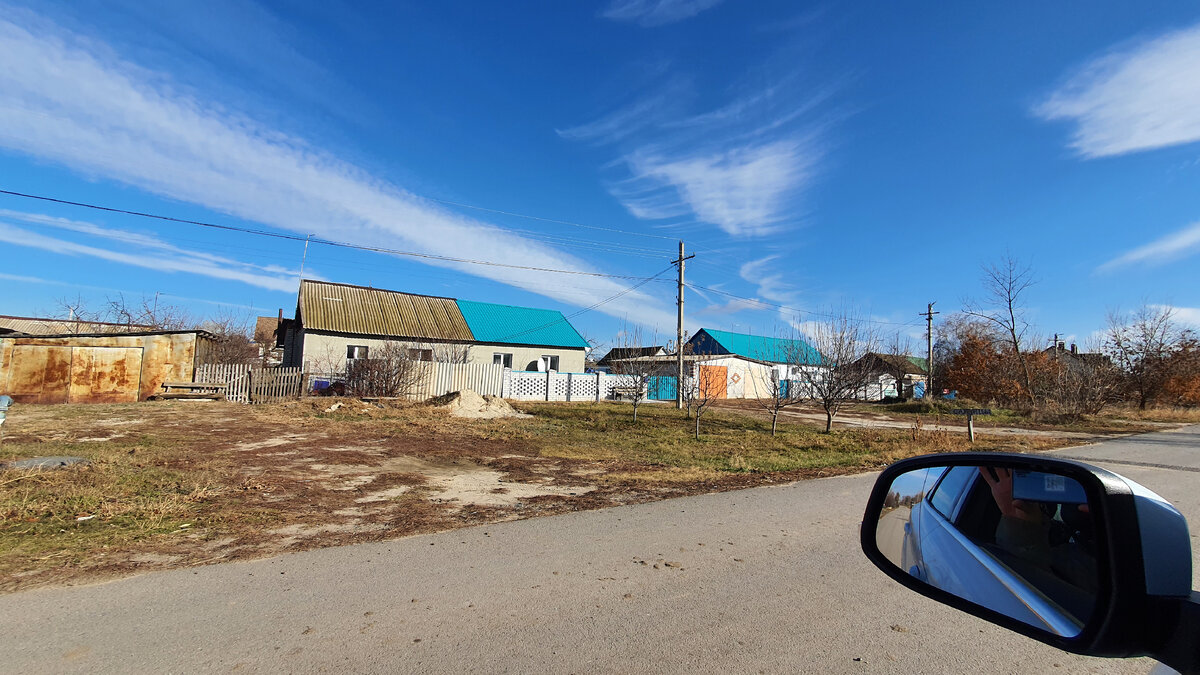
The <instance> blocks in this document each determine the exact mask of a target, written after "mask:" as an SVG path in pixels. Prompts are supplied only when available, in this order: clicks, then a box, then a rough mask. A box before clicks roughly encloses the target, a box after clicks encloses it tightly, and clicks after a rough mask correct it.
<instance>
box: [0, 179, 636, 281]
mask: <svg viewBox="0 0 1200 675" xmlns="http://www.w3.org/2000/svg"><path fill="white" fill-rule="evenodd" d="M0 194H6V195H11V196H13V197H24V198H26V199H37V200H41V201H45V202H53V203H55V204H65V205H67V206H78V207H82V208H85V209H95V210H97V211H107V212H109V213H121V214H124V215H129V216H138V217H141V218H154V219H156V220H165V221H168V222H173V223H183V224H186V225H197V226H199V227H207V228H212V229H217V230H227V231H230V232H242V233H244V234H253V235H257V236H261V237H273V238H275V239H286V240H288V241H310V242H311V243H314V244H323V245H325V246H337V247H340V248H351V249H357V250H360V251H371V252H373V253H387V254H390V255H401V256H409V257H412V258H423V259H426V260H438V261H442V262H453V263H462V264H469V265H485V266H488V267H503V268H507V269H517V270H529V271H533V272H553V273H555V274H577V275H580V276H587V277H601V278H606V279H649V278H652V277H639V276H632V275H625V274H603V273H601V272H582V271H579V270H560V269H554V268H550V267H534V266H530V265H512V264H509V263H499V262H493V261H490V260H472V259H470V258H455V257H452V256H444V255H435V254H432V253H417V252H415V251H401V250H399V249H392V248H385V247H382V246H364V245H361V244H351V243H349V242H344V241H333V240H330V239H316V238H312V237H301V236H299V235H295V234H284V233H281V232H270V231H268V230H259V229H254V228H249V227H237V226H235V225H219V224H217V223H206V222H204V221H200V220H188V219H186V218H174V217H172V216H162V215H158V214H154V213H144V212H141V211H130V210H127V209H118V208H112V207H108V206H100V205H97V204H88V203H85V202H73V201H69V200H66V199H56V198H54V197H45V196H41V195H31V194H26V193H23V192H13V191H12V190H0Z"/></svg>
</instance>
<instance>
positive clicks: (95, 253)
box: [0, 221, 297, 293]
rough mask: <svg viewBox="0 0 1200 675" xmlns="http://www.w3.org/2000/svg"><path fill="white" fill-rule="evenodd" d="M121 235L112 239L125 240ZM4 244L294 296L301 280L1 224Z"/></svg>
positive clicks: (168, 251)
mask: <svg viewBox="0 0 1200 675" xmlns="http://www.w3.org/2000/svg"><path fill="white" fill-rule="evenodd" d="M120 234H121V233H114V235H115V236H110V237H108V238H110V239H115V240H117V241H122V240H123V239H124V238H123V237H121V236H120ZM0 241H2V242H6V243H9V244H13V245H16V246H25V247H29V248H36V249H40V250H43V251H49V252H51V253H58V254H60V255H69V256H86V257H89V258H97V259H99V260H107V261H109V262H115V263H120V264H123V265H130V266H133V267H141V268H143V269H149V270H154V271H156V272H160V273H167V274H169V273H174V272H186V273H190V274H199V275H202V276H206V277H211V278H214V279H224V280H228V281H238V282H241V283H244V284H250V285H251V286H258V287H259V288H266V289H268V290H272V291H281V292H284V293H291V292H294V291H295V290H296V283H297V277H295V276H294V275H285V274H281V273H279V272H276V273H270V272H268V271H267V270H264V269H263V268H262V267H260V266H258V265H252V264H247V263H237V262H235V261H232V260H229V259H223V258H219V257H217V256H211V255H208V254H192V253H190V252H188V251H184V250H182V249H178V248H175V247H172V246H170V245H165V246H161V247H153V246H151V247H149V248H148V249H139V250H135V251H134V252H128V251H117V250H113V249H109V248H100V247H97V246H91V245H88V244H81V243H79V242H75V241H68V240H66V239H58V238H55V237H47V236H45V235H42V234H39V233H37V232H33V231H32V230H26V229H22V228H20V227H16V226H14V225H12V224H10V223H5V222H3V221H0Z"/></svg>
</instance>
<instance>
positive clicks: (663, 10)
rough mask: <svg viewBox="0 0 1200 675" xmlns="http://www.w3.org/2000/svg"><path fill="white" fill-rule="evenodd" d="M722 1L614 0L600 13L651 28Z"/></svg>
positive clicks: (701, 10)
mask: <svg viewBox="0 0 1200 675" xmlns="http://www.w3.org/2000/svg"><path fill="white" fill-rule="evenodd" d="M720 3H721V0H613V1H612V2H611V3H610V4H609V5H608V7H606V8H605V9H604V11H602V12H601V13H600V15H601V16H603V17H605V18H606V19H613V20H614V21H633V22H636V23H637V24H638V25H639V26H644V27H647V28H650V27H653V26H663V25H666V24H669V23H676V22H678V21H683V20H684V19H690V18H692V17H693V16H696V15H697V14H699V13H700V12H703V11H704V10H706V9H710V8H712V7H716V6H717V5H718V4H720Z"/></svg>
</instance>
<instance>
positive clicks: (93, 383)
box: [0, 333, 207, 403]
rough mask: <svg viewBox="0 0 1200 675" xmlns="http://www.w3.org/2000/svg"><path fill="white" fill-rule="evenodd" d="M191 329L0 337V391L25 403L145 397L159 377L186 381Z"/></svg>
mask: <svg viewBox="0 0 1200 675" xmlns="http://www.w3.org/2000/svg"><path fill="white" fill-rule="evenodd" d="M204 342H207V339H205V338H203V337H201V336H199V335H197V334H196V333H177V334H169V335H111V336H98V337H90V336H79V337H57V338H55V337H8V338H3V339H0V392H3V393H6V394H8V395H10V396H12V397H13V399H15V400H17V401H21V402H27V403H115V402H123V401H137V400H144V399H145V398H147V397H149V396H150V395H151V394H154V393H155V392H157V391H159V389H161V387H162V383H163V382H173V381H182V382H190V381H191V380H192V375H193V373H194V372H195V366H196V359H197V351H198V350H197V346H198V343H199V344H201V347H200V351H203V349H204V347H203V343H204Z"/></svg>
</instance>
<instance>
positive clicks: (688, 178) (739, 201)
mask: <svg viewBox="0 0 1200 675" xmlns="http://www.w3.org/2000/svg"><path fill="white" fill-rule="evenodd" d="M818 156H819V153H818V152H817V151H816V150H815V148H813V147H811V146H809V145H807V144H805V143H804V142H803V141H802V140H801V139H796V138H791V139H787V140H782V141H774V142H769V143H764V144H761V145H753V144H752V145H744V146H739V147H733V148H730V149H721V150H714V151H712V152H710V153H704V154H698V155H692V156H683V157H677V156H671V155H661V154H655V153H653V151H650V152H646V151H639V152H635V153H633V154H631V155H629V156H628V157H627V158H626V161H627V162H628V166H629V169H630V171H631V172H632V174H633V176H634V180H633V181H632V182H631V183H627V185H629V184H632V185H635V186H637V188H638V189H639V190H638V191H639V192H640V193H641V196H638V195H637V194H636V193H631V192H628V191H626V190H625V188H621V189H619V190H618V191H617V193H616V194H618V195H619V196H620V197H621V198H622V201H623V203H624V204H625V206H626V208H628V209H629V211H630V212H631V213H633V214H634V215H636V216H638V217H643V218H644V217H651V218H664V217H675V216H676V215H678V214H682V213H684V212H685V207H686V211H687V212H691V213H693V214H695V216H696V218H698V219H700V220H702V221H704V222H707V223H712V224H714V225H716V226H717V227H720V228H721V229H722V230H724V231H725V232H726V233H728V234H730V235H733V236H754V235H764V234H770V233H772V232H775V231H777V230H778V229H779V227H780V225H781V223H783V222H784V221H785V220H788V219H789V217H790V214H789V213H788V211H789V206H790V205H791V203H792V202H791V200H792V198H793V197H794V192H795V190H796V189H797V188H798V187H799V186H802V185H804V184H806V183H807V182H808V181H809V180H810V178H811V177H812V172H813V168H814V164H815V162H816V160H817V158H818Z"/></svg>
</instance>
